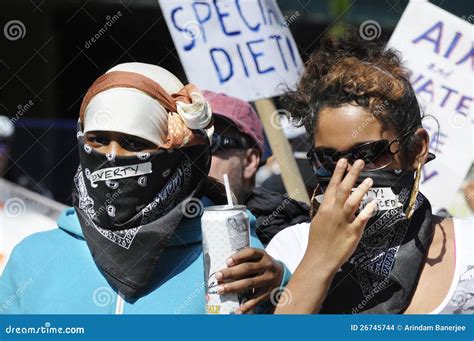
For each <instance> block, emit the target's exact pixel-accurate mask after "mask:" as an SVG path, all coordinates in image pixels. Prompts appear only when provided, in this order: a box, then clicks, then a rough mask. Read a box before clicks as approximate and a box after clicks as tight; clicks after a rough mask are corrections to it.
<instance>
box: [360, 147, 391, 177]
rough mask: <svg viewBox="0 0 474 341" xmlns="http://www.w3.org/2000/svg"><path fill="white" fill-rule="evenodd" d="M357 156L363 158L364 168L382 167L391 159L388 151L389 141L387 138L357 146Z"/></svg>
mask: <svg viewBox="0 0 474 341" xmlns="http://www.w3.org/2000/svg"><path fill="white" fill-rule="evenodd" d="M357 149H358V152H359V158H360V159H362V160H364V162H365V167H364V170H368V171H370V170H377V169H381V168H384V167H385V166H387V165H388V164H389V163H390V162H392V161H393V155H392V153H391V152H390V142H389V141H387V140H382V141H375V142H370V143H367V144H365V145H363V146H359V147H358V148H357Z"/></svg>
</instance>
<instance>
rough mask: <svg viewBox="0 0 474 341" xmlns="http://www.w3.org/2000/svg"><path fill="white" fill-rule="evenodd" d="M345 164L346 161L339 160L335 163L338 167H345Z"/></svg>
mask: <svg viewBox="0 0 474 341" xmlns="http://www.w3.org/2000/svg"><path fill="white" fill-rule="evenodd" d="M346 162H347V160H346V159H339V161H338V162H337V165H338V166H339V167H344V166H345V165H346Z"/></svg>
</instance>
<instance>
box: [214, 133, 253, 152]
mask: <svg viewBox="0 0 474 341" xmlns="http://www.w3.org/2000/svg"><path fill="white" fill-rule="evenodd" d="M247 148H250V145H249V143H248V142H247V140H246V139H245V137H243V136H242V137H233V136H227V135H221V134H219V133H214V134H213V135H212V145H211V153H212V154H215V153H217V152H219V151H225V150H229V149H247Z"/></svg>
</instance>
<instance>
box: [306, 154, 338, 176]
mask: <svg viewBox="0 0 474 341" xmlns="http://www.w3.org/2000/svg"><path fill="white" fill-rule="evenodd" d="M333 154H334V151H329V150H325V149H318V150H316V149H314V148H313V149H311V150H310V151H309V152H308V161H309V163H310V164H311V166H312V167H313V171H314V173H315V174H316V175H318V176H331V175H332V173H333V171H334V169H335V168H336V162H337V160H336V161H335V162H334V160H333Z"/></svg>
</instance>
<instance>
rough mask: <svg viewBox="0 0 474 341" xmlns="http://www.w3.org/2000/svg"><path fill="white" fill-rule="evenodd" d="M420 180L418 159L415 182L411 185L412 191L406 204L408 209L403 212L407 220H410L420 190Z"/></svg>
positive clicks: (419, 161)
mask: <svg viewBox="0 0 474 341" xmlns="http://www.w3.org/2000/svg"><path fill="white" fill-rule="evenodd" d="M420 179H421V159H418V166H417V167H416V173H415V182H414V184H413V189H412V190H411V195H410V201H409V202H408V207H407V209H406V211H405V216H406V217H407V219H411V217H412V216H413V212H414V211H415V203H416V197H417V195H418V192H419V190H420Z"/></svg>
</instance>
